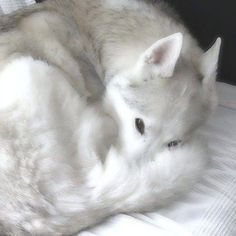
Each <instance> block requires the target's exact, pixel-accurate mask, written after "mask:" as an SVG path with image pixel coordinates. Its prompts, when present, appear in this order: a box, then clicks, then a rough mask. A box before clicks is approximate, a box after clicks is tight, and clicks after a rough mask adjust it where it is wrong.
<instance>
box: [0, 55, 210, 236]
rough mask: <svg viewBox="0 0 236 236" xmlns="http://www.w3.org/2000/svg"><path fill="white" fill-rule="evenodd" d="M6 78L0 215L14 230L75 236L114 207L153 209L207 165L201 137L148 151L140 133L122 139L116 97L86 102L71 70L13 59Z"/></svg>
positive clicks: (0, 129) (1, 79) (0, 77)
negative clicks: (172, 147) (114, 105)
mask: <svg viewBox="0 0 236 236" xmlns="http://www.w3.org/2000/svg"><path fill="white" fill-rule="evenodd" d="M0 84H1V95H0V98H1V99H0V100H1V101H4V102H2V103H1V107H0V114H1V118H0V120H1V126H0V150H1V158H2V161H1V165H0V168H1V175H0V181H1V183H2V184H1V187H0V190H1V194H0V204H1V208H0V213H1V214H0V216H2V217H3V218H4V219H3V218H1V217H0V220H1V222H5V223H4V230H5V231H7V229H8V228H9V230H10V229H11V231H10V232H12V233H13V235H16V234H19V235H26V234H39V235H55V234H59V235H61V234H69V233H72V232H76V231H77V230H79V229H82V228H84V227H86V226H87V225H91V224H93V223H95V222H97V221H100V220H101V219H102V218H103V217H106V216H108V215H110V214H114V213H116V212H128V211H137V210H147V209H152V208H153V206H157V205H162V204H164V203H165V202H167V201H169V200H170V199H171V198H172V197H173V194H174V195H175V194H176V193H178V192H182V191H183V189H185V187H187V186H189V185H191V183H193V182H194V181H195V178H197V176H199V175H200V174H201V170H202V167H203V166H204V165H205V162H206V159H205V155H206V153H205V151H204V150H203V149H202V148H201V149H200V148H199V145H200V143H199V141H194V140H195V138H194V139H192V141H190V142H189V143H188V145H183V147H179V148H178V149H176V150H168V148H163V149H162V150H159V151H158V152H156V150H153V153H152V154H151V155H150V154H149V155H147V156H146V157H145V156H142V155H141V156H140V155H139V154H140V153H142V152H143V149H144V147H145V146H143V144H142V142H143V141H142V139H141V143H140V141H139V140H138V139H140V138H139V137H138V136H139V135H137V137H136V141H135V143H136V144H135V145H138V146H134V143H130V141H131V140H130V141H129V140H128V139H127V142H128V143H126V144H125V145H124V144H121V143H120V141H121V140H122V137H123V136H124V134H125V133H126V134H129V131H128V130H127V131H122V130H118V127H119V125H118V126H117V125H116V122H114V121H113V119H112V118H111V117H115V116H116V115H117V114H116V113H114V112H113V110H112V109H111V106H112V104H110V101H109V102H108V101H107V100H106V98H104V102H105V103H102V104H100V103H98V104H96V105H95V106H93V107H91V106H88V105H86V101H85V100H84V98H83V97H80V95H79V94H78V93H77V91H76V90H75V89H74V88H73V87H71V85H70V84H69V82H68V78H67V77H66V75H65V74H64V73H63V72H62V71H60V70H58V69H55V68H53V67H52V66H49V65H47V64H45V63H44V62H41V61H35V60H33V59H32V58H29V57H26V58H20V59H16V60H13V61H12V62H10V63H9V64H8V65H7V66H6V67H5V69H4V70H2V72H1V74H0ZM3 88H4V89H3ZM117 99H118V97H117ZM117 99H116V98H115V100H114V102H117V101H118V100H117ZM121 106H123V105H122V104H121ZM118 124H119V122H118ZM127 128H128V127H127ZM129 129H130V130H131V127H129ZM121 132H122V133H121ZM123 132H124V133H123ZM131 133H133V131H131ZM194 143H195V144H194ZM198 143H199V144H198ZM130 145H132V146H130ZM139 146H141V147H139ZM134 155H135V156H136V157H135V158H134ZM191 163H194V164H193V165H192V164H191ZM105 209H107V210H105ZM15 225H17V226H18V227H17V228H16V227H15Z"/></svg>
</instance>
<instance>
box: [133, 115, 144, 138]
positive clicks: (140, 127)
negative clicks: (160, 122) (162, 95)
mask: <svg viewBox="0 0 236 236" xmlns="http://www.w3.org/2000/svg"><path fill="white" fill-rule="evenodd" d="M135 126H136V129H137V130H138V132H139V133H140V134H141V135H143V134H144V131H145V124H144V122H143V120H142V119H140V118H136V119H135Z"/></svg>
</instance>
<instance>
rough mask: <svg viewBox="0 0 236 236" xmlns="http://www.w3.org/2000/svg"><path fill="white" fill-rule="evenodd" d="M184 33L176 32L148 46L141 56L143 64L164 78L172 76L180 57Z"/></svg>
mask: <svg viewBox="0 0 236 236" xmlns="http://www.w3.org/2000/svg"><path fill="white" fill-rule="evenodd" d="M182 44H183V35H182V34H181V33H175V34H173V35H170V36H168V37H166V38H162V39H160V40H158V41H157V42H156V43H154V44H153V45H152V46H151V47H150V48H148V49H147V50H146V51H145V52H144V54H143V55H142V56H141V58H140V62H141V64H142V66H144V67H145V68H146V69H147V70H149V69H150V70H152V72H154V73H157V74H159V75H160V76H161V77H163V78H168V77H171V76H172V75H173V73H174V69H175V66H176V63H177V61H178V59H179V56H180V53H181V49H182Z"/></svg>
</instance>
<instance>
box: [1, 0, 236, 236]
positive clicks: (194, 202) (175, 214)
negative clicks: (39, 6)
mask: <svg viewBox="0 0 236 236" xmlns="http://www.w3.org/2000/svg"><path fill="white" fill-rule="evenodd" d="M34 2H35V1H33V0H0V13H9V12H11V11H13V10H16V9H18V8H20V7H23V6H25V5H28V4H33V3H34ZM217 90H218V94H219V106H218V108H217V109H216V111H215V113H214V114H213V116H212V117H211V119H210V120H209V122H208V123H207V125H206V126H205V127H204V128H203V129H202V131H201V132H203V133H204V134H205V136H207V137H208V139H209V148H210V155H211V159H212V161H211V163H210V165H209V168H208V169H207V171H206V173H205V175H204V176H203V177H202V180H201V181H200V182H199V183H198V184H197V185H196V186H194V188H193V189H192V191H191V192H189V193H188V194H187V195H185V196H184V197H181V198H180V199H179V200H177V201H176V202H174V203H172V204H170V205H168V206H167V207H165V208H162V209H158V210H155V211H154V212H151V213H146V214H141V213H140V214H137V213H136V214H130V215H124V214H120V215H117V216H114V217H111V218H109V219H107V220H106V221H105V222H103V223H102V224H100V225H97V226H95V227H93V228H91V229H88V230H86V231H83V232H81V233H79V234H78V236H124V235H135V236H147V235H148V236H154V235H155V236H156V235H159V236H190V235H192V236H235V235H236V125H235V121H236V86H232V85H228V84H225V83H217Z"/></svg>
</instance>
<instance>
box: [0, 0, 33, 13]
mask: <svg viewBox="0 0 236 236" xmlns="http://www.w3.org/2000/svg"><path fill="white" fill-rule="evenodd" d="M33 3H35V0H0V14H3V13H4V14H7V13H10V12H12V11H15V10H18V9H20V8H22V7H25V6H28V5H30V4H33Z"/></svg>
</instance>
